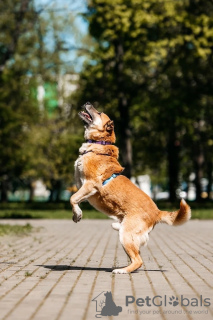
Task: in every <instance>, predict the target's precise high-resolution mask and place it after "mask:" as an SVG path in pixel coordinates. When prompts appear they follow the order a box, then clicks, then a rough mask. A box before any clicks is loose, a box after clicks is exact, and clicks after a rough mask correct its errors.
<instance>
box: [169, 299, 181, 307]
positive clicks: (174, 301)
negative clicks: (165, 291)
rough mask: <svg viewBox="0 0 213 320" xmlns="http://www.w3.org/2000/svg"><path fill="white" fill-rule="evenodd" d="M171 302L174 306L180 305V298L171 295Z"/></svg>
mask: <svg viewBox="0 0 213 320" xmlns="http://www.w3.org/2000/svg"><path fill="white" fill-rule="evenodd" d="M169 300H170V301H169V304H171V305H172V306H173V307H176V306H177V305H179V301H178V298H177V297H174V296H172V297H170V298H169Z"/></svg>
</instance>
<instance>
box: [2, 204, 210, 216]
mask: <svg viewBox="0 0 213 320" xmlns="http://www.w3.org/2000/svg"><path fill="white" fill-rule="evenodd" d="M157 205H158V207H159V209H161V210H168V211H174V210H177V209H178V208H179V203H177V204H175V205H174V204H170V203H167V202H159V203H157ZM189 205H190V206H191V208H192V219H213V203H212V202H208V203H201V204H198V203H189ZM81 208H82V210H83V219H107V218H108V217H107V216H106V215H105V214H103V213H101V212H98V211H96V210H95V209H93V208H92V207H91V206H90V205H89V204H86V203H82V205H81ZM0 219H72V210H71V207H70V204H69V203H57V204H56V203H32V204H30V203H6V204H0Z"/></svg>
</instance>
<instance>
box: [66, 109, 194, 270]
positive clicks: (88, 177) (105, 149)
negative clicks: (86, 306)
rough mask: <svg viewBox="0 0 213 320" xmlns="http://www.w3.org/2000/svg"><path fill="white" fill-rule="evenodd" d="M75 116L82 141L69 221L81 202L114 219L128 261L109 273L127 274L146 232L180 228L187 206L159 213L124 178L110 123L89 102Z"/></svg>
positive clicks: (187, 213) (134, 266)
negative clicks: (82, 125) (80, 126)
mask: <svg viewBox="0 0 213 320" xmlns="http://www.w3.org/2000/svg"><path fill="white" fill-rule="evenodd" d="M84 107H85V111H82V112H80V113H79V116H80V117H81V118H82V119H83V121H84V123H85V135H84V136H85V140H86V142H85V143H83V145H82V146H81V148H80V150H79V152H80V155H79V157H78V159H77V160H76V162H75V179H76V184H77V187H78V189H79V190H78V191H77V192H76V193H75V194H74V195H73V196H72V197H71V198H70V203H71V205H72V210H73V220H74V221H75V222H78V221H80V220H81V217H82V211H81V209H80V208H79V206H78V204H79V203H81V202H82V201H84V200H88V201H89V203H90V204H91V205H92V206H93V207H95V208H96V209H97V210H99V211H101V212H103V213H105V214H107V215H109V216H111V217H113V218H115V219H116V220H117V222H116V223H113V224H112V227H113V228H114V229H115V230H119V237H120V242H121V244H122V246H123V248H124V250H125V252H126V253H127V255H128V256H129V258H130V260H131V264H130V265H129V266H127V267H125V268H121V269H115V270H113V273H128V272H132V271H134V270H136V269H138V268H140V267H141V265H142V263H143V261H142V259H141V257H140V246H141V245H146V244H147V241H148V239H149V236H148V234H149V232H150V231H151V230H152V229H153V227H154V226H155V224H156V223H158V222H165V223H167V224H169V225H180V224H182V223H184V222H186V221H188V220H189V219H190V217H191V210H190V207H189V206H188V205H187V204H186V202H185V201H184V200H181V203H180V209H179V210H178V211H175V212H167V211H160V210H159V209H158V208H157V206H156V204H155V203H154V202H153V201H152V199H151V198H150V197H149V196H148V195H147V194H145V193H144V192H143V191H142V190H140V189H139V188H138V187H136V186H135V185H134V184H133V183H132V182H131V181H130V180H129V179H127V178H126V177H125V176H123V175H120V174H121V172H122V171H123V169H124V168H122V167H121V166H120V164H119V162H118V160H117V159H118V148H117V147H115V146H114V145H113V143H115V133H114V125H113V121H111V120H110V119H109V117H108V116H107V115H106V114H104V113H100V112H98V111H97V110H96V109H95V108H94V107H93V106H92V105H91V104H90V103H86V104H85V106H84Z"/></svg>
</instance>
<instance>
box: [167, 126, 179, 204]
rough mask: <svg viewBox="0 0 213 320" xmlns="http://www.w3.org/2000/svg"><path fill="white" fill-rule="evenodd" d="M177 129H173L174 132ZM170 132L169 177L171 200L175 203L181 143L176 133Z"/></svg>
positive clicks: (168, 151)
mask: <svg viewBox="0 0 213 320" xmlns="http://www.w3.org/2000/svg"><path fill="white" fill-rule="evenodd" d="M174 130H175V129H174V128H173V131H174ZM173 131H172V132H170V136H169V139H168V145H167V154H168V177H169V200H170V201H171V202H174V201H175V200H176V198H177V196H176V190H177V188H178V175H179V153H180V142H179V141H178V140H177V139H176V136H175V133H174V132H173Z"/></svg>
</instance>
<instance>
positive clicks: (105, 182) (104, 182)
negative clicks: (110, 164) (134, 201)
mask: <svg viewBox="0 0 213 320" xmlns="http://www.w3.org/2000/svg"><path fill="white" fill-rule="evenodd" d="M119 175H120V173H113V174H112V175H111V177H110V178H108V179H106V180H105V181H103V183H102V185H103V186H105V185H106V184H107V183H108V182H110V181H111V180H113V179H114V178H116V177H117V176H119Z"/></svg>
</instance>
